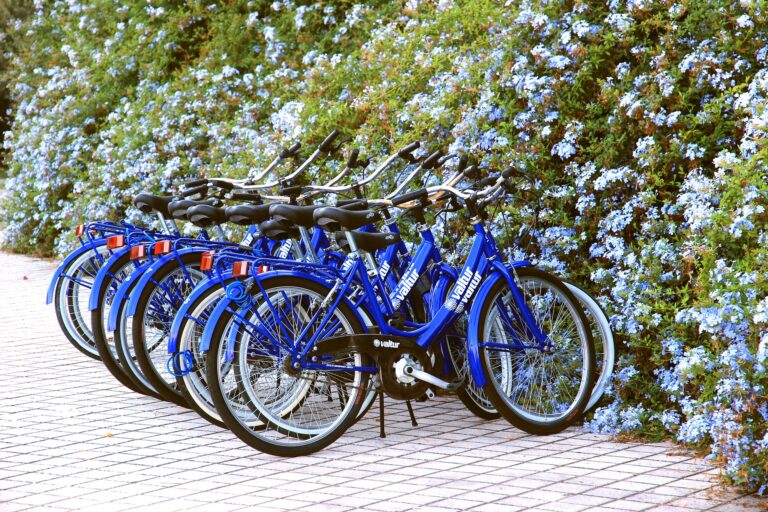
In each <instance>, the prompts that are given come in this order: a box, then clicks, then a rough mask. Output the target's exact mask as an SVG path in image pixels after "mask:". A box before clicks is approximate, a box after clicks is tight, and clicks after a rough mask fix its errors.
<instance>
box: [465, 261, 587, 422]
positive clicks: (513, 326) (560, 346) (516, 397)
mask: <svg viewBox="0 0 768 512" xmlns="http://www.w3.org/2000/svg"><path fill="white" fill-rule="evenodd" d="M514 272H516V274H517V284H516V286H517V287H518V290H519V292H520V295H519V296H520V297H521V299H522V303H523V304H524V305H525V306H527V309H528V310H529V311H530V313H531V315H530V316H529V318H531V317H532V318H533V319H534V320H535V324H536V325H537V326H538V329H539V330H540V332H541V333H543V335H544V339H538V340H537V339H536V338H535V336H534V334H533V331H534V327H533V326H531V325H530V323H529V322H526V321H525V320H524V318H525V317H526V316H527V315H526V314H525V313H526V312H525V311H524V309H526V307H525V306H523V304H521V303H520V301H519V300H518V299H515V294H514V293H513V290H512V289H511V288H510V286H509V285H508V283H507V281H506V280H505V279H499V280H498V281H497V282H496V283H495V284H494V286H492V287H491V289H490V291H489V292H488V293H487V294H486V295H485V296H484V297H479V298H478V300H480V301H482V302H481V304H482V306H481V310H480V318H479V322H477V330H478V332H476V333H475V335H476V339H477V340H478V341H479V353H480V361H481V363H482V369H483V373H484V375H485V380H486V383H485V386H484V387H483V390H484V391H485V394H486V396H487V397H488V398H489V399H490V401H491V402H492V403H493V405H494V406H495V407H496V409H497V410H498V411H499V413H501V414H502V415H503V416H504V417H505V418H506V419H507V420H508V421H509V422H510V423H512V424H513V425H514V426H516V427H517V428H519V429H521V430H524V431H526V432H528V433H529V434H536V435H547V434H555V433H557V432H560V431H562V430H564V429H566V428H567V427H569V426H570V425H572V424H573V423H575V422H576V421H577V420H578V419H579V418H580V417H581V416H582V414H583V413H584V411H585V409H586V406H587V403H588V401H589V398H590V395H591V392H592V387H593V384H594V369H595V348H594V343H593V340H592V334H591V329H590V328H589V325H588V323H587V320H586V318H585V316H584V312H583V311H582V309H581V307H580V306H579V305H578V302H577V300H576V299H575V298H574V296H573V294H572V293H571V292H570V291H569V290H568V288H567V287H566V286H565V285H564V284H563V283H562V282H561V281H560V280H559V279H557V278H556V277H554V276H552V275H550V274H547V273H546V272H543V271H541V270H537V269H533V268H520V269H515V271H514Z"/></svg>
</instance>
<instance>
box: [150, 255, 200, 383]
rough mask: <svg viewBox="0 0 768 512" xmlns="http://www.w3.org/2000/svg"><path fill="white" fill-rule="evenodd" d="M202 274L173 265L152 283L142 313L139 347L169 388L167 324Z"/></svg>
mask: <svg viewBox="0 0 768 512" xmlns="http://www.w3.org/2000/svg"><path fill="white" fill-rule="evenodd" d="M187 276H189V277H187ZM204 277H205V276H204V274H203V273H202V272H200V271H199V270H196V269H193V268H188V267H187V268H182V267H179V268H177V269H174V270H173V271H172V272H170V273H168V275H166V276H165V277H163V278H162V279H161V280H160V281H159V283H158V284H157V285H155V286H154V287H153V289H152V292H151V293H150V295H149V300H148V301H147V307H146V308H144V312H143V314H142V319H141V323H142V333H141V334H142V340H141V341H142V343H143V345H144V346H143V349H144V350H145V352H146V354H147V356H148V358H149V361H150V363H151V364H152V368H154V370H155V373H156V374H157V376H158V377H160V378H161V379H162V380H163V381H164V382H165V383H166V384H167V386H168V388H169V389H174V390H175V389H177V383H176V376H175V375H173V374H172V373H171V372H169V371H168V350H167V349H168V344H167V342H168V336H169V335H170V332H171V324H172V323H173V318H174V316H175V314H176V311H177V310H178V308H179V306H180V305H181V302H182V301H183V300H184V298H186V297H188V296H189V294H190V293H191V292H192V289H193V288H194V286H195V285H196V284H197V283H199V282H200V281H201V280H202V279H203V278H204ZM169 293H170V294H169Z"/></svg>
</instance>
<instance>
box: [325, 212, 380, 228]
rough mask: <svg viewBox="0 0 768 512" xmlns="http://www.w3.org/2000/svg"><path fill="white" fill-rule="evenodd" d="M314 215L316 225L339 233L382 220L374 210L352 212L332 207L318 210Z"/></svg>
mask: <svg viewBox="0 0 768 512" xmlns="http://www.w3.org/2000/svg"><path fill="white" fill-rule="evenodd" d="M313 215H314V217H315V224H317V225H318V226H320V227H321V228H323V229H325V230H326V231H339V230H341V229H342V228H346V229H357V228H360V227H363V226H365V225H367V224H371V223H373V222H375V221H377V220H380V218H381V217H380V216H379V214H378V213H376V212H375V211H373V210H360V211H351V210H345V209H343V208H333V207H330V206H328V207H325V208H318V209H317V210H315V212H314V214H313Z"/></svg>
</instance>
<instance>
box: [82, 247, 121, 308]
mask: <svg viewBox="0 0 768 512" xmlns="http://www.w3.org/2000/svg"><path fill="white" fill-rule="evenodd" d="M130 252H131V248H130V247H123V248H122V249H120V250H119V251H116V252H114V253H112V256H110V257H109V259H108V260H107V261H106V262H104V265H102V267H101V268H100V269H99V273H98V274H96V279H94V280H93V288H91V296H90V297H89V298H88V309H89V310H91V311H96V310H97V309H98V308H99V292H98V290H99V289H100V288H101V286H102V285H103V284H104V280H105V279H107V278H108V277H109V276H110V273H109V269H110V268H111V267H112V265H113V264H114V263H115V262H116V261H117V260H119V259H120V258H121V257H123V256H125V255H126V254H129V253H130Z"/></svg>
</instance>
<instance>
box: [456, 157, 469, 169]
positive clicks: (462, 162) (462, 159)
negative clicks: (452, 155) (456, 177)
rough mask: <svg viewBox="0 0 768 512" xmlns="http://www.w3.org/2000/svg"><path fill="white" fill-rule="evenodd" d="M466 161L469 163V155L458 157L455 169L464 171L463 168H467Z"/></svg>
mask: <svg viewBox="0 0 768 512" xmlns="http://www.w3.org/2000/svg"><path fill="white" fill-rule="evenodd" d="M468 163H469V157H467V155H461V156H460V157H459V165H458V168H457V170H458V171H459V172H463V171H464V169H466V168H467V164H468Z"/></svg>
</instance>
